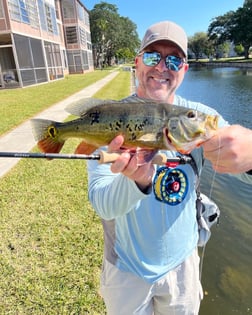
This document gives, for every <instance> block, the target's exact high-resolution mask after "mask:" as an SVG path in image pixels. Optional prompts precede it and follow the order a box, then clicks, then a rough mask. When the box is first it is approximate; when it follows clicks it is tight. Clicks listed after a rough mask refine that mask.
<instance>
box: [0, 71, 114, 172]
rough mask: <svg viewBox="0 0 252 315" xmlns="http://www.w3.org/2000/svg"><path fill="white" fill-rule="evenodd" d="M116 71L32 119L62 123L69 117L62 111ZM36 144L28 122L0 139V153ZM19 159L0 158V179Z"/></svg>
mask: <svg viewBox="0 0 252 315" xmlns="http://www.w3.org/2000/svg"><path fill="white" fill-rule="evenodd" d="M118 73H119V72H118V71H114V72H111V73H110V74H109V75H107V76H106V77H105V78H104V79H101V80H100V81H97V82H96V83H94V84H92V85H90V86H88V87H86V88H85V89H83V90H81V91H80V92H78V93H76V94H74V95H72V96H70V97H68V98H66V99H64V100H63V101H61V102H59V103H57V104H55V105H53V106H52V107H50V108H48V109H46V110H45V111H43V112H41V113H39V114H38V115H36V116H34V117H33V118H44V119H52V120H57V121H63V120H64V119H66V118H67V117H68V116H69V113H67V112H66V111H65V110H64V109H65V108H66V106H67V105H68V104H70V103H72V102H75V101H78V100H79V99H81V98H85V97H92V95H94V94H95V93H96V92H97V91H98V90H100V89H101V88H102V87H103V86H105V85H106V84H107V83H108V82H109V81H111V80H112V79H114V78H115V77H116V76H117V75H118ZM35 145H36V142H35V140H34V137H33V134H32V129H31V125H30V121H29V120H28V121H26V122H24V123H23V124H21V125H20V126H18V127H17V128H15V129H14V130H12V131H10V132H8V133H7V134H5V135H4V136H2V137H0V152H29V151H30V150H31V149H32V148H33V147H34V146H35ZM19 160H20V159H17V158H1V157H0V177H3V176H4V175H5V174H6V173H7V172H8V171H9V170H10V169H11V168H12V167H13V166H15V165H16V164H17V163H18V161H19Z"/></svg>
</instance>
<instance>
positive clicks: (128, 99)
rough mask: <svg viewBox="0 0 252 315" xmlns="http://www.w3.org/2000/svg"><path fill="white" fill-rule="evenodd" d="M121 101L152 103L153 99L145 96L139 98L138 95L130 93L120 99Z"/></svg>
mask: <svg viewBox="0 0 252 315" xmlns="http://www.w3.org/2000/svg"><path fill="white" fill-rule="evenodd" d="M121 102H122V103H125V102H128V103H143V104H154V103H155V101H153V100H151V99H147V98H140V97H138V96H135V95H132V96H129V97H127V98H125V99H124V100H122V101H121Z"/></svg>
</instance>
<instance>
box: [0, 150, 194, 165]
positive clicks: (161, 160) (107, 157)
mask: <svg viewBox="0 0 252 315" xmlns="http://www.w3.org/2000/svg"><path fill="white" fill-rule="evenodd" d="M119 155H120V154H119V153H108V152H105V151H100V152H99V153H98V154H89V155H86V154H59V153H32V152H0V158H18V159H20V158H30V159H49V160H51V159H70V160H98V162H99V163H100V164H102V163H111V162H114V161H115V160H116V159H117V158H118V156H119ZM190 162H191V158H190V157H189V156H186V155H182V156H177V157H173V158H167V156H166V155H165V154H162V153H157V154H156V155H155V156H154V158H153V159H152V163H153V164H157V165H166V164H167V163H175V164H186V163H190Z"/></svg>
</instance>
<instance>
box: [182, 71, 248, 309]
mask: <svg viewBox="0 0 252 315" xmlns="http://www.w3.org/2000/svg"><path fill="white" fill-rule="evenodd" d="M179 94H180V95H181V96H184V97H186V98H188V99H191V100H195V101H200V102H202V103H204V104H207V105H210V106H212V107H214V108H215V109H216V110H218V111H219V112H220V113H221V114H222V115H223V116H224V118H226V119H227V120H228V121H229V122H230V123H232V124H235V123H239V124H241V125H243V126H246V127H249V128H252V71H246V70H240V69H237V68H215V69H200V70H199V69H190V70H189V72H188V73H187V75H186V77H185V81H184V83H183V85H182V86H181V87H180V90H179ZM201 189H202V191H203V192H205V193H206V194H207V195H209V193H210V191H212V198H213V199H214V200H215V201H216V202H217V203H218V205H219V207H220V209H221V220H220V225H219V226H218V227H214V231H213V236H212V238H211V240H210V242H209V243H208V245H207V248H206V253H205V257H204V265H203V277H202V283H203V288H204V291H205V297H204V300H203V302H202V306H201V311H200V314H201V315H203V314H204V315H218V314H220V315H230V314H239V315H244V314H252V298H251V297H252V270H251V261H252V228H251V226H252V216H251V213H252V186H250V185H248V184H245V183H243V182H241V181H239V180H238V179H236V178H234V177H231V176H229V175H218V174H214V172H213V170H212V168H211V166H210V165H209V164H208V163H206V166H205V169H204V172H203V174H202V179H201Z"/></svg>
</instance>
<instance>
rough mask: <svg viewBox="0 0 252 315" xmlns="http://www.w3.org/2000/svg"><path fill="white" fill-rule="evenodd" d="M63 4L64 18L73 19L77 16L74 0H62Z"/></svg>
mask: <svg viewBox="0 0 252 315" xmlns="http://www.w3.org/2000/svg"><path fill="white" fill-rule="evenodd" d="M61 1H62V2H61V5H62V8H63V18H64V19H73V18H75V14H74V1H73V0H61Z"/></svg>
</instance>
